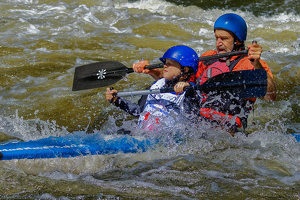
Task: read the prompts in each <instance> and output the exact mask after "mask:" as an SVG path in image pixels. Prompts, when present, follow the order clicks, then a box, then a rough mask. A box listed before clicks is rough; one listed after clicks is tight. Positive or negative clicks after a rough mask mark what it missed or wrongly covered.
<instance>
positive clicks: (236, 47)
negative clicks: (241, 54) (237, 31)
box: [231, 38, 245, 51]
mask: <svg viewBox="0 0 300 200" xmlns="http://www.w3.org/2000/svg"><path fill="white" fill-rule="evenodd" d="M244 49H245V44H244V42H241V44H237V39H236V38H234V41H233V48H232V50H231V51H241V50H244Z"/></svg>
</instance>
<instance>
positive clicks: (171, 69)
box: [163, 59, 181, 80]
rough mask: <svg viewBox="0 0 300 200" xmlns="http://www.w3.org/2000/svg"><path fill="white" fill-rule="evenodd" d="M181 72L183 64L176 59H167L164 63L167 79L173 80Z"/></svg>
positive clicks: (164, 73) (164, 75)
mask: <svg viewBox="0 0 300 200" xmlns="http://www.w3.org/2000/svg"><path fill="white" fill-rule="evenodd" d="M180 74H181V65H180V64H179V63H178V62H176V61H175V60H171V59H166V63H165V65H164V71H163V77H164V78H165V79H167V80H173V79H174V78H176V77H177V76H179V75H180Z"/></svg>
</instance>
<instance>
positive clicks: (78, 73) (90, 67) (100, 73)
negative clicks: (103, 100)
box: [72, 61, 132, 91]
mask: <svg viewBox="0 0 300 200" xmlns="http://www.w3.org/2000/svg"><path fill="white" fill-rule="evenodd" d="M131 71H132V70H130V68H127V67H126V66H125V65H123V64H122V63H120V62H117V61H103V62H97V63H92V64H87V65H83V66H79V67H76V68H75V73H74V80H73V88H72V91H78V90H86V89H92V88H98V87H104V86H108V85H112V84H114V83H116V82H118V81H119V80H121V79H122V78H123V77H124V76H125V75H126V73H129V72H131Z"/></svg>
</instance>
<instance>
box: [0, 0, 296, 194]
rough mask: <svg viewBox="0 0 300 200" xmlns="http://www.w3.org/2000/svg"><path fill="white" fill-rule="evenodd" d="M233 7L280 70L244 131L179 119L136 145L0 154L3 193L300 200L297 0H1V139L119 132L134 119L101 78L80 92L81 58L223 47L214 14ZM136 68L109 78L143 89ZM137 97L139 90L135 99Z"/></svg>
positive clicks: (127, 58)
mask: <svg viewBox="0 0 300 200" xmlns="http://www.w3.org/2000/svg"><path fill="white" fill-rule="evenodd" d="M228 12H234V13H237V14H239V15H241V16H242V17H243V18H244V19H245V20H246V22H247V25H248V37H247V42H246V44H249V43H250V42H251V41H252V40H256V41H258V43H260V44H261V45H262V47H263V54H262V58H263V59H264V60H266V61H267V62H268V64H269V66H270V68H271V70H272V72H273V74H274V79H275V82H276V87H277V90H278V94H277V100H276V101H275V102H271V103H268V102H266V101H264V100H263V99H258V100H257V102H256V104H255V110H254V112H253V113H251V115H250V117H249V122H248V129H247V131H248V132H249V133H251V134H249V136H248V137H247V136H246V135H245V134H243V133H238V134H237V135H236V137H231V136H230V135H229V134H227V133H226V132H224V131H222V130H217V129H209V128H208V127H207V126H206V125H205V124H199V125H198V127H196V128H195V127H182V126H180V127H178V129H181V131H180V132H181V134H182V137H183V138H185V139H186V141H185V142H182V143H176V142H173V141H171V140H169V139H170V138H172V136H173V135H172V134H173V133H168V132H167V131H165V132H163V133H162V137H164V138H163V139H164V141H166V142H165V143H164V144H163V145H162V146H159V147H157V148H155V149H153V150H150V151H147V152H144V153H137V154H121V153H120V154H116V155H106V156H86V157H77V158H63V159H58V158H56V159H43V160H12V161H0V198H1V199H300V192H299V191H300V145H299V142H296V140H295V138H294V137H292V136H290V135H289V134H287V133H295V132H296V133H299V132H300V117H299V113H300V106H299V105H300V100H299V99H300V98H299V96H300V95H299V91H300V87H299V83H300V81H299V80H300V3H299V1H290V0H276V1H270V0H263V1H253V2H250V3H248V2H241V1H230V0H228V1H223V2H222V3H220V1H210V3H207V1H192V0H186V1H185V0H170V1H166V0H139V1H135V0H112V1H109V0H98V1H92V0H44V1H41V0H2V1H0V27H1V29H0V39H1V40H0V69H1V73H0V77H1V78H0V110H1V112H0V142H7V141H9V140H16V139H17V140H24V141H28V140H33V139H39V138H46V137H49V136H64V135H69V134H73V133H83V132H84V131H87V130H88V129H89V130H94V132H96V134H100V135H101V134H103V135H104V134H105V135H107V134H110V135H112V137H113V135H114V134H116V132H117V130H118V129H120V128H122V127H123V128H127V129H128V128H131V127H132V126H135V124H136V119H135V118H133V117H131V116H129V115H127V114H125V113H124V112H122V111H120V110H119V109H117V108H115V107H113V106H111V105H110V104H109V103H108V102H106V100H105V97H104V93H105V88H96V89H90V90H83V91H76V92H74V91H72V83H73V76H74V71H75V67H77V66H81V65H84V64H88V63H93V62H98V61H112V60H113V61H119V62H121V63H123V64H124V65H126V66H127V67H131V66H132V64H133V63H135V62H138V61H139V60H141V59H147V60H150V62H151V63H158V62H159V60H158V58H159V57H160V56H162V54H163V53H164V51H165V50H166V49H168V48H169V47H171V46H174V45H178V44H184V45H188V46H190V47H192V48H194V49H195V50H196V51H197V53H198V54H199V55H201V54H202V53H204V52H205V51H207V50H211V49H214V48H215V38H214V34H213V28H212V27H213V24H214V21H215V20H216V19H217V18H218V17H219V16H220V15H222V14H224V13H228ZM152 82H153V80H152V79H151V78H150V77H148V76H147V75H141V74H134V73H132V74H129V75H127V76H126V77H125V78H124V79H122V80H120V81H119V82H117V83H116V84H114V85H112V86H113V87H114V88H116V89H118V90H119V91H134V90H141V89H145V88H146V87H148V86H149V85H151V84H152ZM132 99H133V100H137V99H138V97H132Z"/></svg>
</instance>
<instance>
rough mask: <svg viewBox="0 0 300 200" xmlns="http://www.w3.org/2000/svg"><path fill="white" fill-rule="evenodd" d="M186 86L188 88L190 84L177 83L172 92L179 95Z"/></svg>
mask: <svg viewBox="0 0 300 200" xmlns="http://www.w3.org/2000/svg"><path fill="white" fill-rule="evenodd" d="M188 86H190V84H189V83H187V82H178V83H176V85H175V86H174V91H175V92H176V94H180V93H182V92H183V90H184V88H185V87H188Z"/></svg>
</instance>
